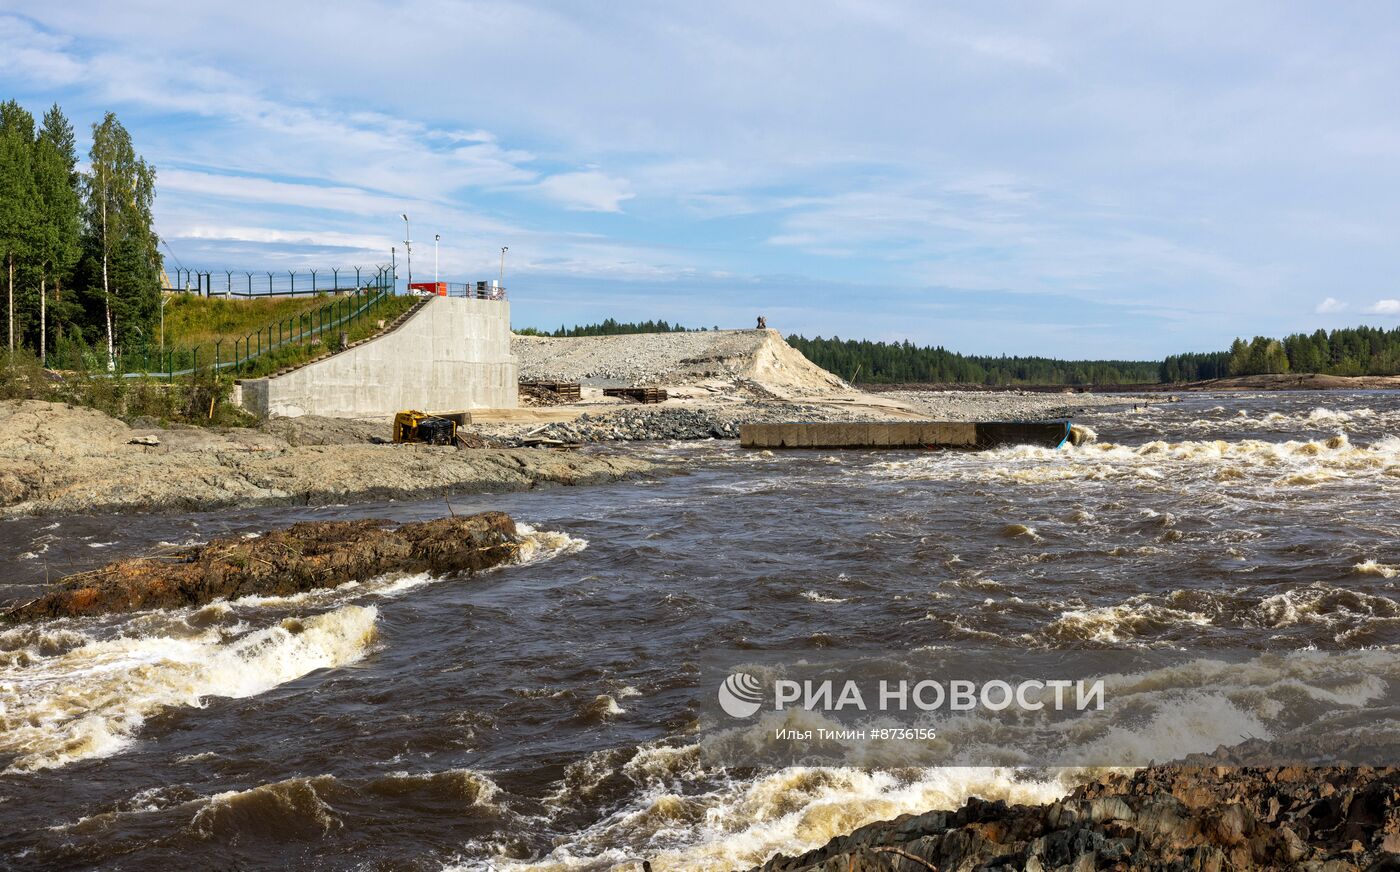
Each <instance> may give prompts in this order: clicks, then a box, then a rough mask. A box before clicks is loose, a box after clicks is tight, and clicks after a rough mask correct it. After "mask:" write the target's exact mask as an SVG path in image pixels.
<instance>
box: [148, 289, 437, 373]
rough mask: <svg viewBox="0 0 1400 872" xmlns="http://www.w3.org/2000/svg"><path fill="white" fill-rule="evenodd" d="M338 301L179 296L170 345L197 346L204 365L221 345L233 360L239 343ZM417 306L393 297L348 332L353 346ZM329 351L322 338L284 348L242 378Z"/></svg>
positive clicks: (171, 306) (172, 308) (170, 319)
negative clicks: (234, 350)
mask: <svg viewBox="0 0 1400 872" xmlns="http://www.w3.org/2000/svg"><path fill="white" fill-rule="evenodd" d="M336 299H338V298H336V297H333V296H329V295H325V296H316V297H295V298H292V297H285V298H274V299H268V300H239V299H233V300H227V299H219V298H205V297H195V296H186V295H180V296H175V297H171V298H170V301H169V302H168V303H166V306H165V341H166V343H167V345H168V346H171V347H184V348H191V347H198V348H199V357H200V360H201V361H213V359H214V343H215V342H218V341H220V340H222V343H223V345H222V348H221V357H222V359H224V360H228V359H229V357H230V355H232V354H233V348H234V342H235V341H242V340H243V339H245V338H246V337H247V336H248V334H250V333H253V332H255V331H258V330H265V329H266V328H267V326H268V325H269V324H276V323H277V322H279V321H281V320H283V319H286V318H293V319H295V318H296V317H297V316H299V315H300V314H302V313H303V312H312V311H315V310H316V309H319V308H321V307H322V306H325V305H328V304H330V303H333V302H334V301H335V300H336ZM415 301H416V298H413V297H407V296H405V297H392V298H390V299H389V300H387V301H386V302H385V303H384V305H383V307H382V308H381V309H380V310H379V311H378V312H376V313H374V317H373V319H363V320H360V321H357V322H356V323H355V324H353V325H352V326H351V327H350V328H349V330H348V332H349V334H350V337H349V338H350V341H351V342H358V341H359V340H361V339H365V338H367V337H369V336H371V335H373V334H374V333H375V332H377V330H378V327H377V325H376V324H375V322H376V321H379V320H383V321H384V322H385V323H388V322H391V321H393V320H394V319H395V318H397V317H398V316H399V315H400V314H402V313H403V312H405V311H407V310H408V309H409V307H411V306H412V305H413V303H414V302H415ZM325 350H326V347H325V346H324V345H323V344H322V343H321V341H320V339H314V340H311V341H308V342H303V343H298V344H296V345H288V346H283V347H281V348H278V349H277V350H276V351H274V352H270V353H268V354H266V355H264V356H262V357H260V358H257V359H256V360H253V361H252V362H251V363H250V364H249V365H248V366H247V367H245V368H243V369H242V370H241V371H240V372H239V373H238V375H240V376H243V377H255V376H259V375H266V374H268V373H270V372H274V371H276V370H278V369H281V368H282V367H285V366H292V365H296V364H299V363H304V362H306V361H308V360H310V359H311V358H313V357H316V356H317V355H319V354H321V353H323V352H324V351H325Z"/></svg>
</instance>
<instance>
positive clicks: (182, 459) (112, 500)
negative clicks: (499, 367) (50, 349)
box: [0, 400, 663, 516]
mask: <svg viewBox="0 0 1400 872" xmlns="http://www.w3.org/2000/svg"><path fill="white" fill-rule="evenodd" d="M389 432H390V429H389V425H388V423H387V422H383V423H379V424H374V423H371V424H365V423H361V422H346V421H340V420H336V419H324V418H322V419H290V420H288V419H273V420H272V421H270V422H267V423H266V424H264V425H263V426H262V427H261V428H259V429H246V428H205V427H180V426H176V427H171V428H168V429H165V428H158V427H155V426H139V425H138V426H128V425H127V424H125V423H123V422H121V421H118V420H116V419H115V418H111V417H109V416H107V415H104V414H103V413H101V412H98V411H95V410H93V409H83V408H78V407H75V406H67V405H64V404H61V403H48V402H41V401H37V400H26V401H6V402H0V516H18V515H53V514H69V513H84V514H87V513H103V512H123V511H161V512H175V511H206V510H209V509H216V508H222V507H225V506H244V507H247V506H286V505H323V504H326V503H345V502H353V501H367V500H388V499H398V500H412V499H426V498H432V497H441V496H443V495H445V494H455V493H484V492H490V493H503V492H506V491H520V490H529V489H531V488H535V487H540V486H548V485H554V484H559V485H575V484H601V483H603V482H610V481H617V480H620V479H624V478H629V477H635V476H639V475H646V474H655V473H659V472H661V471H662V469H663V466H662V465H661V464H659V463H656V462H653V461H649V460H646V459H644V458H640V457H628V456H622V455H620V454H616V453H609V454H604V453H580V452H558V451H546V450H536V449H529V448H515V449H494V448H482V449H473V450H462V449H457V448H451V447H441V446H436V445H376V444H370V443H369V441H368V440H369V439H370V437H371V436H378V437H380V438H386V437H388V435H389ZM143 436H155V437H156V442H157V444H155V445H151V444H142V443H136V444H133V440H134V439H140V438H142V437H143Z"/></svg>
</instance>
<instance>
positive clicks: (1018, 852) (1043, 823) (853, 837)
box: [761, 765, 1400, 872]
mask: <svg viewBox="0 0 1400 872" xmlns="http://www.w3.org/2000/svg"><path fill="white" fill-rule="evenodd" d="M1397 852H1400V770H1396V769H1393V768H1384V769H1375V768H1366V767H1355V768H1340V767H1338V768H1305V767H1286V768H1272V769H1242V768H1232V767H1209V768H1199V767H1183V766H1177V765H1166V766H1154V767H1150V768H1147V769H1143V770H1140V771H1138V772H1137V773H1135V774H1133V775H1130V776H1125V775H1118V776H1110V777H1109V778H1106V779H1104V780H1102V781H1098V782H1094V783H1091V784H1088V785H1085V786H1083V787H1081V788H1079V789H1078V790H1076V791H1075V792H1074V793H1073V794H1071V795H1070V796H1069V797H1067V798H1065V799H1063V800H1060V801H1058V802H1053V803H1050V804H1049V805H1044V806H1023V805H1007V804H1006V803H1005V802H1002V801H997V802H987V801H984V800H980V799H971V800H969V801H968V802H967V803H966V804H965V805H964V806H963V807H962V808H960V809H958V810H957V811H931V812H928V813H926V814H922V815H905V816H903V817H900V818H897V819H895V820H893V821H886V822H883V823H876V824H870V825H869V826H865V827H861V828H860V829H858V830H856V831H855V832H853V833H851V834H849V835H846V836H840V837H838V838H836V839H833V840H832V841H831V842H829V843H827V844H826V845H825V846H823V847H821V848H817V849H816V850H813V851H809V852H808V853H806V854H803V855H802V856H799V857H783V856H778V857H775V858H773V859H771V860H769V861H768V862H767V863H765V864H764V865H763V866H762V867H761V869H762V870H763V872H916V870H917V872H927V870H929V869H937V870H942V872H949V870H963V872H970V870H993V869H997V870H1013V869H1016V870H1021V869H1024V870H1034V872H1042V870H1043V872H1050V870H1064V872H1083V870H1094V869H1121V870H1135V869H1142V870H1163V872H1165V870H1182V872H1185V870H1219V872H1229V870H1245V869H1305V870H1317V872H1348V870H1358V872H1359V870H1368V872H1379V870H1392V869H1400V853H1397Z"/></svg>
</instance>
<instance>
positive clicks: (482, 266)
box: [0, 0, 1400, 357]
mask: <svg viewBox="0 0 1400 872" xmlns="http://www.w3.org/2000/svg"><path fill="white" fill-rule="evenodd" d="M1397 44H1400V7H1397V6H1395V5H1394V4H1390V3H1381V2H1377V3H1364V2H1356V3H1343V4H1318V3H1290V2H1248V0H1243V2H1236V3H1230V4H1220V3H1197V2H1177V3H1171V4H1123V3H1114V2H1035V3H1033V2H1021V3H998V2H989V3H980V4H951V3H947V4H933V3H926V2H909V3H903V2H879V0H860V2H829V3H800V2H792V3H788V2H764V3H752V2H748V3H745V2H732V3H731V2H706V3H657V2H628V0H618V2H610V3H594V4H583V3H510V2H453V0H400V2H373V0H344V2H339V3H336V4H309V3H308V4H299V3H288V2H285V0H284V2H278V3H272V2H264V0H240V2H238V3H217V4H216V3H198V2H184V3H174V2H168V3H159V2H147V0H127V2H123V3H121V4H113V3H110V2H89V0H64V2H62V3H55V2H53V0H39V2H29V0H0V95H3V96H7V97H8V96H13V97H15V98H17V99H19V100H20V101H21V102H22V103H24V104H25V105H27V106H29V107H30V108H32V109H33V110H35V111H36V113H37V112H38V111H41V110H42V109H43V108H44V107H46V106H47V104H48V103H50V102H53V101H57V102H59V103H60V104H61V105H62V106H63V107H64V109H65V111H67V113H68V114H69V116H70V117H71V118H72V119H73V120H74V122H75V124H76V125H77V126H78V127H79V129H80V132H85V130H86V127H87V125H88V124H90V123H91V122H92V121H95V120H98V119H99V117H100V114H101V113H102V112H103V111H106V110H109V109H110V110H113V111H115V112H117V113H118V115H119V116H120V117H121V119H122V120H123V122H124V123H125V124H126V125H127V127H128V128H129V129H130V130H131V132H132V134H133V137H134V138H135V140H136V144H137V147H138V150H140V151H141V152H142V153H143V154H144V155H145V156H146V158H147V159H148V160H150V161H151V162H152V163H154V164H155V165H156V167H157V168H158V170H159V178H158V197H157V203H156V205H157V230H158V231H159V232H160V233H161V235H162V237H163V238H164V239H165V240H166V241H167V243H168V244H169V246H170V248H171V250H173V252H174V253H175V255H176V256H177V257H178V258H179V260H180V262H181V263H183V264H184V265H185V266H187V267H196V268H202V269H213V270H219V269H226V268H227V269H244V268H247V269H292V268H302V267H312V266H316V267H320V268H329V267H332V266H337V265H353V264H364V265H369V264H374V263H378V262H381V261H387V259H388V257H389V247H390V246H391V245H395V244H397V245H398V246H399V248H400V257H402V242H401V240H402V239H403V222H402V221H401V220H400V219H399V217H398V216H399V213H400V212H404V211H407V212H408V213H409V214H410V216H411V217H412V218H413V226H414V231H413V235H414V237H415V246H414V250H415V258H414V272H415V278H418V277H424V278H431V270H432V236H433V234H434V233H440V234H441V235H442V237H443V241H442V245H441V264H442V267H441V268H442V273H443V276H444V278H450V279H453V280H463V279H474V278H488V277H494V276H495V273H496V269H497V261H498V257H499V251H500V246H502V245H508V246H510V253H509V255H508V258H507V262H506V270H507V284H508V285H509V287H510V289H511V295H512V300H513V303H512V316H513V320H514V322H515V324H516V325H517V326H542V327H543V326H555V325H558V324H560V323H569V324H572V323H575V322H583V321H589V320H596V319H600V318H603V317H607V316H613V317H617V318H619V319H631V318H638V319H640V318H666V319H669V320H679V321H681V322H683V323H685V324H688V325H702V324H703V325H711V326H712V325H719V326H723V327H737V326H750V325H751V324H752V321H753V317H754V316H755V315H757V314H764V315H766V316H767V317H768V321H769V324H770V325H772V326H775V327H778V328H780V329H782V330H784V331H786V332H801V333H805V334H807V335H809V336H810V335H815V334H822V335H832V334H839V335H841V336H843V337H866V338H871V339H890V340H903V339H909V340H912V341H915V342H918V343H921V344H922V343H928V344H942V345H945V346H947V347H949V348H953V349H957V350H961V351H967V352H976V353H1002V352H1005V353H1026V354H1052V355H1057V356H1069V357H1101V356H1102V357H1158V356H1161V355H1162V354H1165V353H1170V352H1175V351H1183V350H1211V349H1218V348H1223V347H1224V346H1225V345H1226V344H1228V342H1229V340H1230V339H1231V338H1233V337H1234V336H1235V335H1237V334H1245V335H1253V334H1257V333H1265V334H1279V333H1283V332H1288V331H1294V330H1310V329H1313V328H1316V327H1338V326H1348V325H1352V324H1357V323H1371V324H1378V325H1383V326H1387V327H1389V326H1395V325H1396V324H1397V323H1400V299H1398V298H1400V244H1397V243H1400V111H1397V110H1400V52H1397V51H1396V49H1395V47H1396V45H1397ZM84 148H86V143H84ZM402 272H403V271H402V263H401V270H400V273H401V274H402Z"/></svg>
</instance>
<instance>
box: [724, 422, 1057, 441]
mask: <svg viewBox="0 0 1400 872" xmlns="http://www.w3.org/2000/svg"><path fill="white" fill-rule="evenodd" d="M1069 435H1070V423H1069V421H1027V422H1024V423H1019V422H1009V423H1008V422H971V421H966V422H964V421H870V422H860V421H858V422H853V423H831V424H807V423H793V424H744V425H742V426H741V427H740V428H739V444H740V445H742V446H743V447H745V448H995V447H997V446H999V445H1046V446H1050V447H1055V446H1058V445H1060V444H1061V443H1063V442H1064V441H1065V440H1066V439H1068V438H1069Z"/></svg>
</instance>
